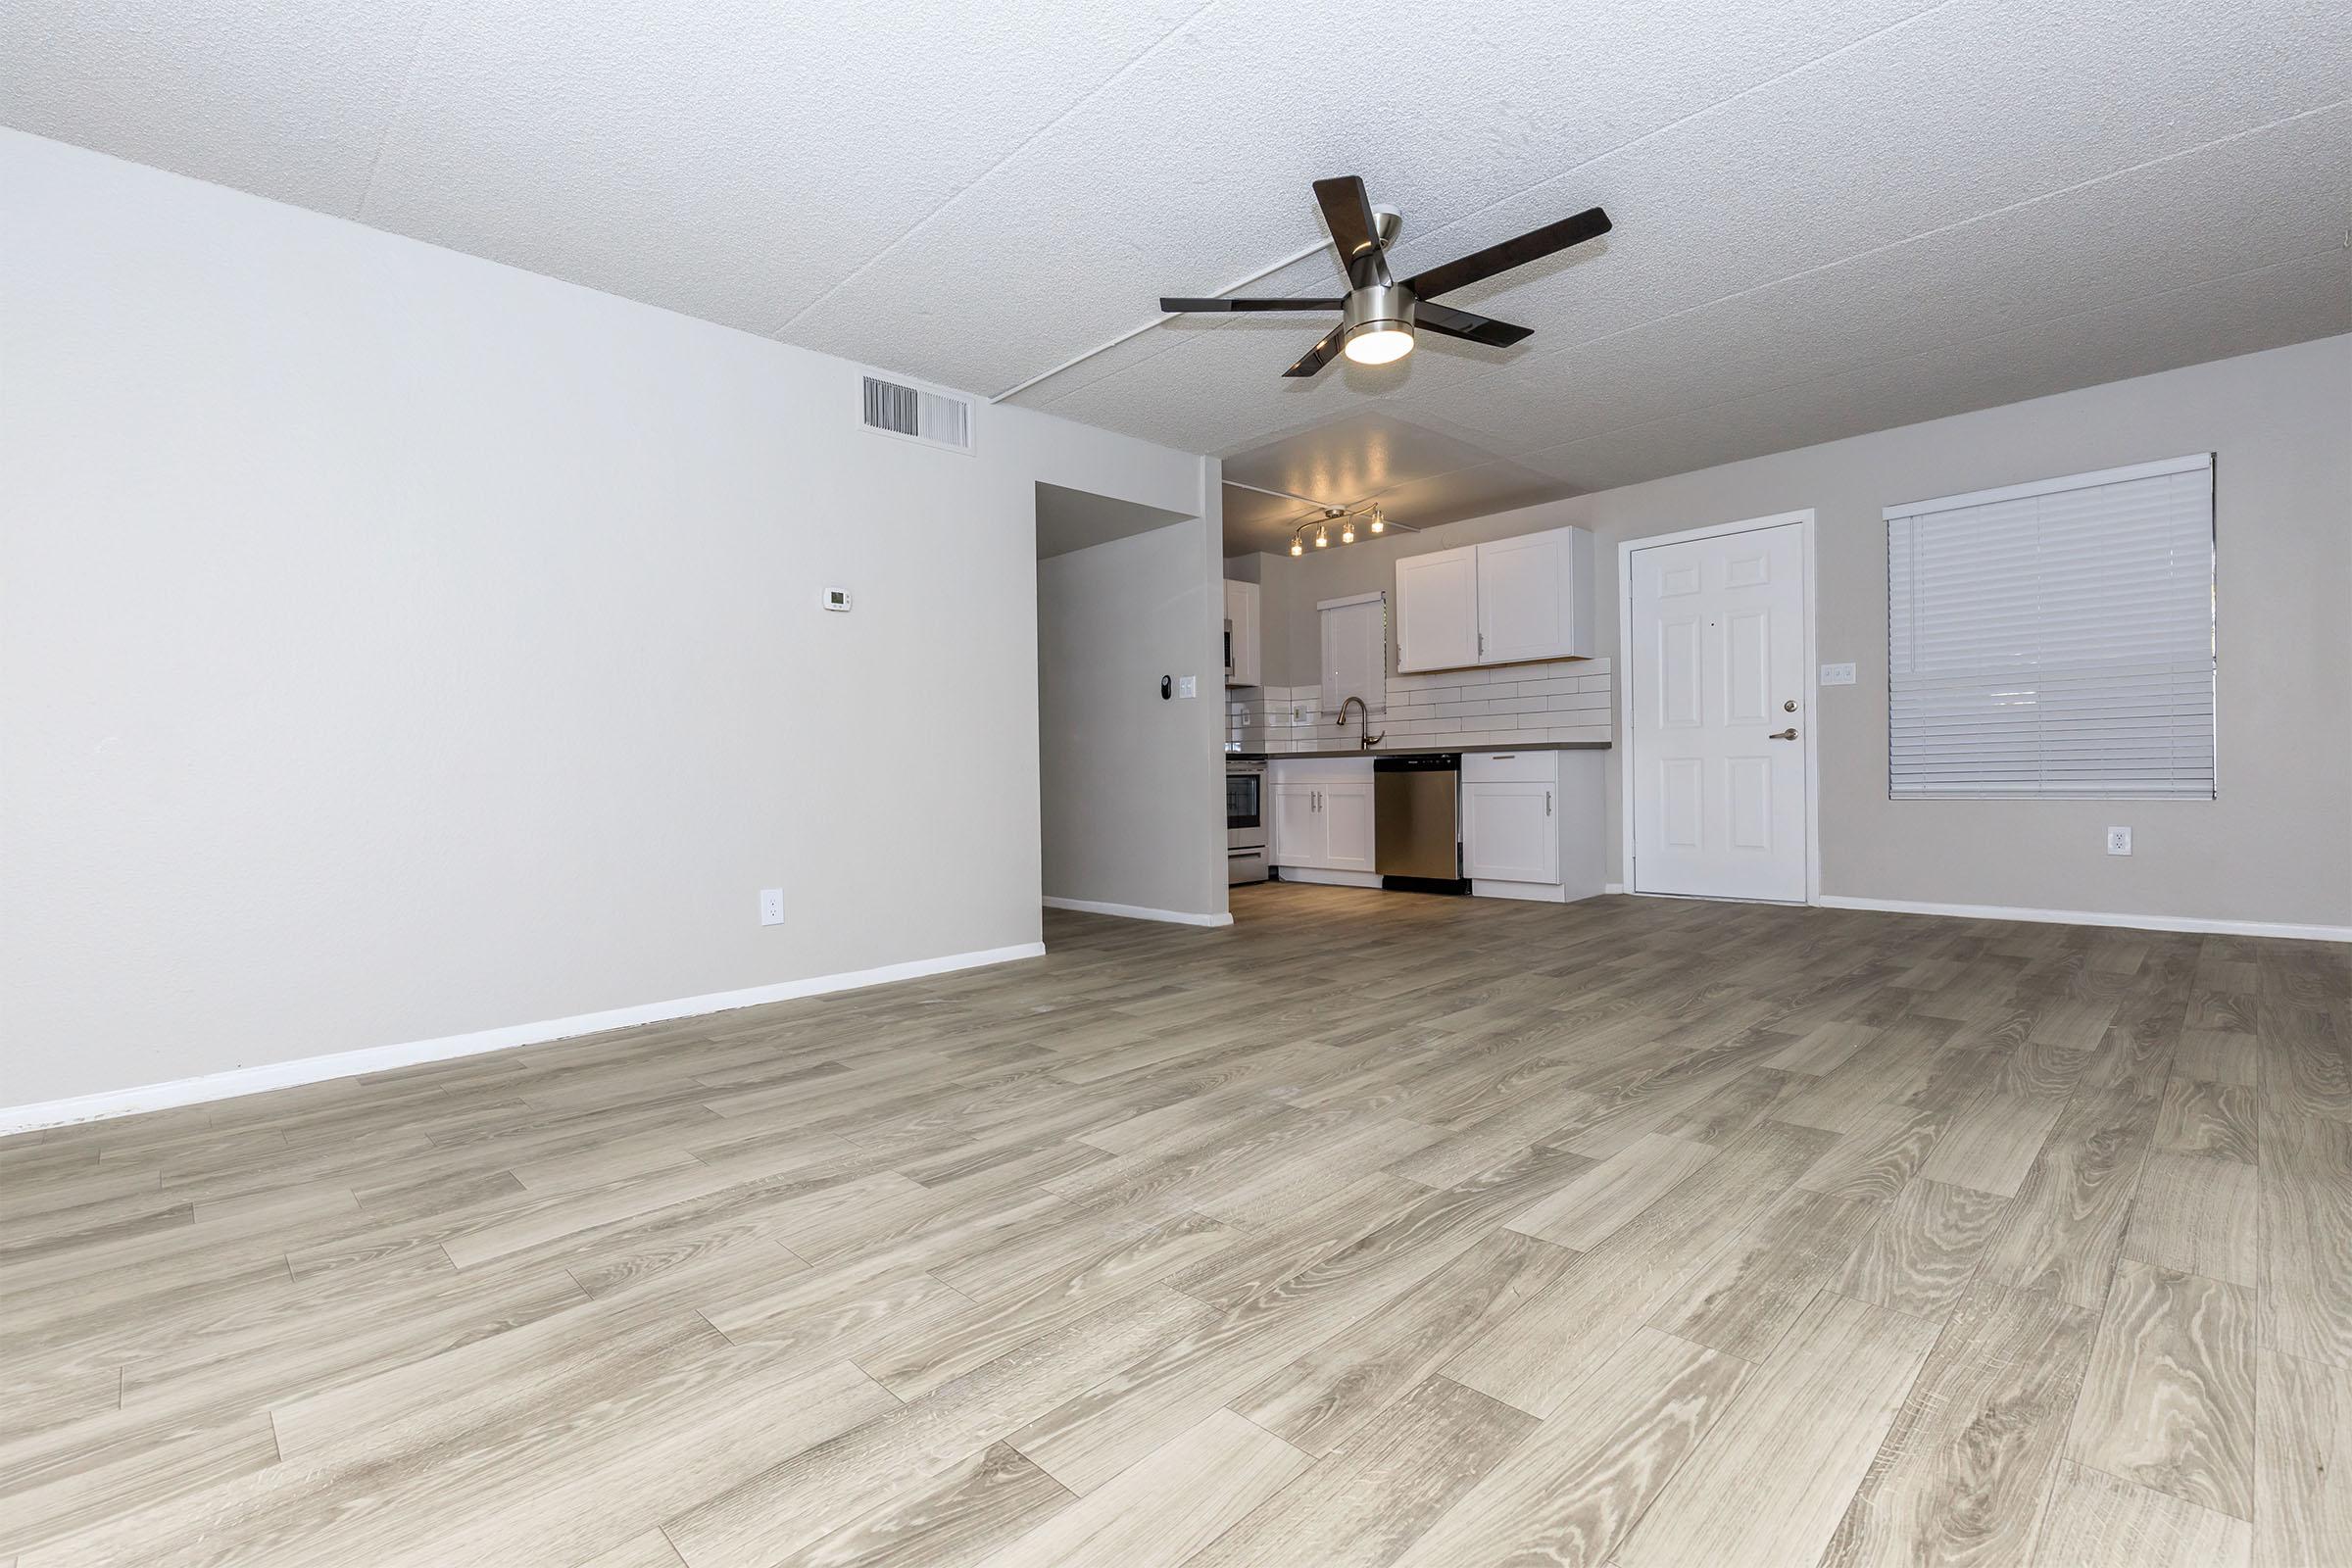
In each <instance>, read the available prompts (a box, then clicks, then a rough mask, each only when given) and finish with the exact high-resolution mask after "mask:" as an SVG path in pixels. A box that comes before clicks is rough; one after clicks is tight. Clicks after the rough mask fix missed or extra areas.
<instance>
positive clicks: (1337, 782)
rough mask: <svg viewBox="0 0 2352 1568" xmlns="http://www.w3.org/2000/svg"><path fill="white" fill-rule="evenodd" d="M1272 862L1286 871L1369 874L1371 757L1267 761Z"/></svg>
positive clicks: (1370, 857) (1370, 871) (1370, 852)
mask: <svg viewBox="0 0 2352 1568" xmlns="http://www.w3.org/2000/svg"><path fill="white" fill-rule="evenodd" d="M1266 771H1267V774H1268V776H1269V778H1271V780H1272V785H1271V789H1272V792H1273V796H1274V834H1273V840H1274V842H1273V845H1272V847H1271V848H1272V858H1273V863H1274V864H1275V865H1277V866H1280V867H1282V868H1283V869H1285V870H1304V871H1338V872H1347V873H1351V874H1360V875H1363V876H1370V875H1371V873H1372V761H1371V759H1369V758H1365V759H1362V760H1358V759H1355V758H1328V759H1326V758H1316V759H1313V760H1305V761H1298V762H1274V763H1271V764H1269V765H1268V767H1267V769H1266Z"/></svg>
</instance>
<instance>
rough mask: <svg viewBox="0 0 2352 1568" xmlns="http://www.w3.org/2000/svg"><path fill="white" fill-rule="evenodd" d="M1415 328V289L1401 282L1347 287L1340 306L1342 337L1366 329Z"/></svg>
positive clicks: (1406, 330)
mask: <svg viewBox="0 0 2352 1568" xmlns="http://www.w3.org/2000/svg"><path fill="white" fill-rule="evenodd" d="M1412 329H1413V291H1412V290H1411V289H1409V288H1407V287H1405V286H1404V285H1403V284H1402V283H1368V284H1366V285H1365V286H1364V287H1362V288H1357V289H1349V290H1348V303H1347V304H1346V305H1344V306H1342V307H1341V312H1340V341H1341V342H1342V343H1346V342H1347V341H1348V339H1350V338H1352V337H1355V336H1357V335H1358V334H1359V333H1363V332H1384V331H1385V332H1410V331H1411V330H1412Z"/></svg>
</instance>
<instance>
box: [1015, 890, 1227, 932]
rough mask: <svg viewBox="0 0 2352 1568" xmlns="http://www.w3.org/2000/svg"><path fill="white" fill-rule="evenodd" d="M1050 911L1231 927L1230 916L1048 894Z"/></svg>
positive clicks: (1174, 923)
mask: <svg viewBox="0 0 2352 1568" xmlns="http://www.w3.org/2000/svg"><path fill="white" fill-rule="evenodd" d="M1045 906H1046V907H1047V908H1049V909H1074V910H1076V911H1077V912H1078V913H1080V914H1115V915H1117V916H1118V917H1119V918H1120V919H1122V920H1165V921H1166V922H1168V923H1169V924H1170V925H1231V924H1233V916H1232V915H1230V914H1188V913H1186V912H1185V911H1184V910H1182V909H1147V908H1145V907H1143V906H1142V905H1140V904H1102V903H1098V902H1097V901H1096V900H1093V899H1057V898H1054V896H1053V895H1051V894H1048V895H1046V897H1045Z"/></svg>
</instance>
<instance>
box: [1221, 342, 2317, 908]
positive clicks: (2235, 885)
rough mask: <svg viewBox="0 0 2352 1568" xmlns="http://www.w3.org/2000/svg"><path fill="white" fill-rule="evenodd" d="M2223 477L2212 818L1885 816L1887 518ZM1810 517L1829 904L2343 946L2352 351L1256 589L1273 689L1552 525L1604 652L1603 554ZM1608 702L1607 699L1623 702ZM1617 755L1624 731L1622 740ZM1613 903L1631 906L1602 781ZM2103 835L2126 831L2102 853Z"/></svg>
mask: <svg viewBox="0 0 2352 1568" xmlns="http://www.w3.org/2000/svg"><path fill="white" fill-rule="evenodd" d="M2205 451H2210V452H2213V453H2216V454H2218V456H2217V458H2216V460H2215V461H2216V469H2217V472H2216V518H2215V530H2216V534H2217V537H2218V540H2219V550H2220V560H2219V566H2218V573H2217V575H2218V582H2217V592H2218V610H2217V615H2218V624H2219V637H2220V687H2219V703H2220V741H2221V757H2220V767H2221V783H2220V791H2221V793H2220V798H2219V799H2218V800H2214V801H2209V802H2189V801H2154V802H2100V801H2036V802H1994V801H1905V802H1893V801H1889V800H1888V799H1887V728H1886V726H1887V618H1886V616H1887V586H1886V585H1887V536H1886V527H1885V524H1884V522H1883V520H1882V518H1881V515H1880V513H1881V510H1882V509H1883V508H1885V507H1887V506H1888V505H1890V504H1892V503H1895V502H1900V501H1910V500H1917V499H1921V498H1925V497H1930V496H1939V495H1952V494H1957V493H1959V492H1963V491H1968V490H1977V489H1983V488H1985V487H1988V486H1993V485H2001V484H2010V483H2015V482H2018V481H2022V480H2028V479H2039V478H2046V477H2051V476H2055V475H2060V474H2067V473H2079V472H2083V471H2086V470H2089V469H2095V468H2105V467H2113V466H2121V465H2124V464H2129V463H2138V462H2142V461H2145V460H2149V459H2155V458H2169V457H2177V456H2180V455H2181V454H2183V453H2189V452H2205ZM1805 508H1811V509H1813V511H1814V512H1815V514H1816V515H1817V519H1818V520H1817V528H1818V533H1817V551H1818V561H1817V565H1816V569H1817V574H1818V589H1819V599H1818V628H1819V644H1820V649H1819V651H1820V657H1821V659H1822V660H1823V661H1824V662H1843V661H1851V662H1854V664H1855V665H1856V666H1857V677H1858V678H1857V684H1855V685H1853V686H1850V687H1834V688H1829V689H1826V690H1823V691H1821V692H1819V693H1818V694H1817V698H1818V701H1817V702H1815V703H1814V704H1813V705H1812V706H1813V710H1814V711H1813V721H1814V722H1815V723H1816V724H1818V725H1819V726H1820V730H1821V733H1820V740H1821V773H1822V777H1821V781H1820V798H1821V829H1822V832H1821V838H1822V843H1821V865H1822V890H1823V892H1824V893H1825V894H1830V895H1844V896H1848V897H1854V898H1871V899H1888V900H1901V901H1906V902H1918V903H1931V904H1966V905H1995V906H2004V907H2024V908H2043V909H2075V910H2086V911H2094V912H2107V913H2124V914H2145V915H2172V916H2179V917H2183V918H2191V919H2212V920H2255V921H2269V922H2283V923H2288V924H2320V925H2346V924H2352V337H2344V336H2339V337H2333V338H2324V339H2320V340H2318V341H2315V342H2310V343H2303V344H2298V345H2295V346H2293V347H2290V348H2282V349H2274V350H2271V351H2269V352H2266V353H2262V354H2252V355H2246V356H2244V357H2242V358H2238V359H2231V360H2221V361H2216V362H2214V363H2211V364H2207V365H2197V366H2190V367H2187V368H2182V369H2178V370H2170V371H2166V372H2164V373H2163V374H2160V375H2150V376H2143V377H2139V378H2137V379H2134V380H2130V381H2119V382H2115V383H2112V384H2110V385H2106V386H2096V387H2089V388H2085V389H2083V390H2082V391H2079V392H2069V393H2065V394H2062V395H2060V396H2057V397H2049V398H2038V399H2034V400H2033V401H2031V402H2027V403H2017V404H2011V405H2008V406H2006V407H2002V408H1997V409H1987V410H1984V411H1982V412H1980V413H1976V414H1965V415H1960V416H1957V417H1952V418H1948V419H1936V420H1933V421H1930V422H1928V423H1925V424H1915V425H1908V426H1904V427H1902V428H1899V429H1893V430H1883V431H1880V432H1877V433H1876V434H1872V435H1865V436H1857V437H1855V438H1853V439H1851V440H1847V441H1837V442H1831V443H1829V444H1827V445H1823V446H1816V447H1806V448H1802V449H1800V450H1798V451H1794V452H1784V453H1779V454H1776V455H1774V456H1771V457H1766V458H1756V459H1752V460H1750V461H1747V462H1744V463H1736V464H1729V465H1725V466H1721V467H1714V468H1705V469H1701V470H1698V471H1696V472H1692V473H1686V474H1679V475H1676V476H1674V477H1672V478H1666V479H1658V480H1653V481H1651V482H1649V483H1646V484H1640V485H1631V486H1627V487H1625V488H1623V489H1618V490H1608V491H1602V492H1599V493H1596V494H1593V495H1589V496H1579V497H1576V498H1574V499H1571V500H1567V501H1560V502H1552V503H1549V504H1546V505H1544V506H1540V507H1529V508H1525V509H1523V510H1520V511H1516V512H1506V513H1497V514H1495V515H1491V516H1485V517H1476V518H1470V519H1466V520H1464V521H1461V522H1457V523H1449V524H1446V526H1443V527H1439V528H1433V529H1431V530H1429V531H1428V532H1426V533H1421V534H1413V535H1400V536H1398V537H1397V538H1396V539H1393V540H1391V539H1382V540H1366V541H1363V542H1360V543H1358V544H1354V545H1350V546H1348V547H1346V548H1340V547H1336V546H1335V547H1334V548H1333V549H1331V550H1329V551H1324V552H1318V553H1316V554H1314V555H1309V556H1307V557H1304V558H1302V559H1299V560H1296V561H1294V560H1292V559H1291V558H1289V557H1284V556H1270V557H1264V558H1261V559H1262V560H1263V561H1264V562H1265V563H1267V569H1266V572H1265V584H1264V588H1263V613H1264V615H1265V617H1266V622H1267V626H1268V632H1267V640H1266V646H1265V658H1266V661H1267V671H1266V678H1267V679H1268V680H1269V681H1272V682H1274V683H1276V684H1281V685H1296V684H1303V683H1306V682H1309V681H1312V680H1314V679H1316V678H1317V677H1318V671H1317V670H1316V668H1315V660H1316V657H1317V656H1316V650H1315V647H1314V643H1313V640H1312V638H1311V636H1308V635H1306V634H1305V632H1306V629H1307V628H1311V625H1312V617H1313V614H1314V604H1315V601H1317V600H1319V599H1330V598H1336V597H1338V596H1340V595H1343V594H1349V593H1361V592H1366V591H1368V590H1371V589H1374V588H1387V589H1389V590H1390V591H1391V592H1394V591H1395V569H1394V567H1395V562H1396V561H1397V558H1398V557H1400V556H1406V555H1414V554H1419V553H1421V552H1424V551H1429V550H1438V549H1444V548H1446V547H1448V546H1451V545H1460V544H1469V543H1474V542H1476V541H1479V540H1484V539H1499V538H1505V537H1509V536H1511V535H1514V534H1521V533H1529V532H1533V531H1535V530H1537V529H1541V528H1550V527H1557V526H1559V525H1561V524H1563V523H1571V522H1574V523H1581V524H1583V525H1584V526H1586V527H1589V528H1591V529H1592V530H1593V533H1594V535H1595V536H1596V540H1597V542H1598V544H1599V546H1600V549H1599V551H1598V553H1597V554H1598V558H1599V561H1600V564H1601V570H1600V572H1599V575H1600V577H1601V579H1602V581H1601V590H1602V591H1601V593H1600V594H1599V596H1598V597H1599V601H1600V602H1599V604H1598V606H1597V610H1598V615H1599V627H1600V645H1601V646H1602V647H1603V648H1607V649H1611V650H1614V648H1615V646H1616V641H1617V622H1618V613H1617V611H1618V606H1617V591H1616V571H1617V550H1616V545H1617V544H1618V542H1620V541H1622V540H1626V539H1639V538H1643V537H1646V536H1649V535H1653V534H1662V533H1672V532H1675V531H1677V530H1679V529H1684V528H1694V527H1700V526H1704V525H1707V524H1710V523H1718V522H1730V521H1735V520H1738V519H1740V518H1746V517H1757V516H1765V515H1771V514H1774V513H1782V512H1794V511H1798V510H1801V509H1805ZM1620 689H1621V690H1622V683H1621V686H1620ZM1621 732H1622V726H1621ZM1609 778H1610V803H1609V812H1610V825H1609V854H1610V858H1611V866H1612V870H1611V877H1612V879H1613V880H1621V879H1622V875H1623V870H1622V866H1621V865H1620V864H1619V863H1618V861H1619V858H1620V857H1619V842H1620V831H1621V830H1620V828H1619V825H1618V823H1619V812H1620V809H1621V805H1620V802H1619V801H1618V799H1617V774H1616V770H1615V769H1614V768H1612V769H1610V773H1609ZM2109 823H2117V824H2129V825H2130V826H2131V828H2132V830H2133V839H2132V850H2133V853H2132V855H2131V857H2130V858H2115V857H2110V856H2108V855H2107V854H2105V853H2104V850H2103V848H2102V846H2101V842H2100V836H2101V832H2102V830H2103V829H2104V827H2105V826H2106V825H2107V824H2109Z"/></svg>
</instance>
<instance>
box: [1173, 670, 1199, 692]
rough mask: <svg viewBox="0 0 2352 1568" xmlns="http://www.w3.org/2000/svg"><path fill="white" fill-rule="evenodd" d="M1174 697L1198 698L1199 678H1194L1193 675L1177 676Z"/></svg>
mask: <svg viewBox="0 0 2352 1568" xmlns="http://www.w3.org/2000/svg"><path fill="white" fill-rule="evenodd" d="M1176 695H1177V696H1179V697H1198V696H1200V695H1201V682H1200V678H1199V677H1198V676H1194V675H1179V676H1177V677H1176Z"/></svg>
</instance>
